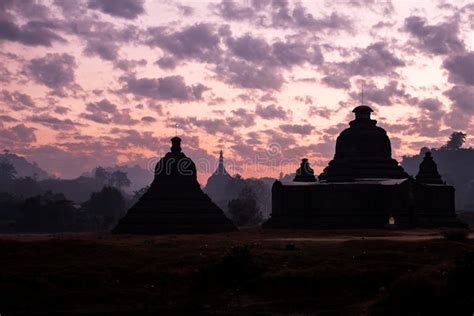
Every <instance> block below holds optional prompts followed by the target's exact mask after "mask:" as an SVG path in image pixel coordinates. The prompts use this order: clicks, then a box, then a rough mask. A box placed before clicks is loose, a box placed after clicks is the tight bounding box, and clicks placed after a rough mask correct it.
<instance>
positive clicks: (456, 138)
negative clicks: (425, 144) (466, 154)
mask: <svg viewBox="0 0 474 316" xmlns="http://www.w3.org/2000/svg"><path fill="white" fill-rule="evenodd" d="M466 136H467V135H466V134H465V133H463V132H453V133H452V134H451V135H450V136H449V140H448V142H447V143H446V145H444V146H443V147H442V148H443V149H448V150H457V149H459V148H461V147H462V145H463V144H464V142H465V141H466Z"/></svg>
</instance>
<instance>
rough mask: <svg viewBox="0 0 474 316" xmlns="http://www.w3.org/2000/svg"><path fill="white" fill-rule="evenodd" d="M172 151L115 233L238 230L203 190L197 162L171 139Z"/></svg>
mask: <svg viewBox="0 0 474 316" xmlns="http://www.w3.org/2000/svg"><path fill="white" fill-rule="evenodd" d="M171 142H172V146H171V152H169V153H167V154H166V155H165V157H163V158H161V159H160V161H159V162H158V164H157V165H156V168H155V179H154V180H153V183H152V184H151V186H150V189H149V190H148V191H147V192H146V193H145V194H143V196H142V197H141V198H140V199H139V201H138V202H137V203H136V204H135V205H134V206H133V207H132V208H130V210H128V212H127V215H125V217H124V218H122V219H121V220H120V221H119V223H118V225H117V227H116V228H115V229H114V232H115V233H122V234H181V233H217V232H228V231H234V230H236V228H235V226H234V225H233V224H232V222H231V221H230V220H229V219H228V218H226V217H225V215H224V214H223V212H222V210H221V209H220V208H219V207H218V206H217V205H216V204H214V203H213V202H212V200H211V199H210V198H209V197H208V196H207V195H206V194H205V193H204V192H203V191H202V190H201V187H200V186H199V183H198V181H197V178H196V176H197V174H196V166H195V164H194V162H193V161H192V160H191V159H190V158H188V157H187V156H186V155H185V154H184V153H182V152H181V139H180V138H179V137H173V138H172V139H171Z"/></svg>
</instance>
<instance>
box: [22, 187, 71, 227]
mask: <svg viewBox="0 0 474 316" xmlns="http://www.w3.org/2000/svg"><path fill="white" fill-rule="evenodd" d="M21 213H22V217H21V218H20V219H19V220H18V222H17V223H18V230H19V231H23V232H38V233H51V232H65V231H73V230H74V228H75V218H76V208H75V207H74V206H73V203H72V202H71V201H69V200H67V199H66V198H65V197H64V195H62V194H60V193H58V194H53V193H51V192H50V191H49V192H46V193H45V194H44V195H42V196H41V195H38V196H35V197H31V198H28V199H26V200H25V201H24V202H23V203H22V204H21Z"/></svg>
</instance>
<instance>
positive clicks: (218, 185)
mask: <svg viewBox="0 0 474 316" xmlns="http://www.w3.org/2000/svg"><path fill="white" fill-rule="evenodd" d="M230 181H232V176H231V175H230V174H229V173H228V172H227V170H226V169H225V166H224V153H223V152H222V150H221V151H220V153H219V165H218V166H217V169H216V170H215V171H214V173H213V174H212V175H211V176H210V177H209V179H207V183H206V187H205V188H204V192H205V193H206V194H207V195H209V196H210V197H211V198H212V200H213V201H214V202H215V203H216V204H217V205H219V206H220V207H221V208H226V206H227V203H228V202H229V199H230V198H233V197H232V196H231V194H230V192H228V191H229V190H228V189H229V187H228V185H229V182H230Z"/></svg>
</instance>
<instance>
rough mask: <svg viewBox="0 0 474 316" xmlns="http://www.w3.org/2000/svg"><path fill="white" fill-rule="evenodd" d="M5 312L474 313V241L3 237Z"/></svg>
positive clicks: (294, 235)
mask: <svg viewBox="0 0 474 316" xmlns="http://www.w3.org/2000/svg"><path fill="white" fill-rule="evenodd" d="M0 249H1V251H0V263H1V270H0V287H1V291H2V295H0V314H1V315H2V316H3V315H10V314H25V315H32V314H48V315H51V314H54V313H56V314H63V313H65V312H67V313H69V314H77V315H89V314H96V313H102V314H103V313H108V314H110V315H138V314H149V315H165V314H183V313H185V314H215V315H234V314H235V315H237V314H239V315H241V314H247V315H253V314H261V315H273V314H298V315H302V314H308V315H438V314H444V313H447V314H450V315H463V314H466V315H472V314H473V312H474V309H473V306H474V290H473V285H474V242H473V241H471V240H468V241H465V242H457V241H448V240H445V239H443V238H441V237H440V235H439V232H438V231H427V230H425V231H420V230H416V231H372V230H369V231H317V232H310V231H296V232H295V231H269V230H261V229H257V228H249V229H244V230H241V231H239V232H236V233H229V234H216V235H183V236H116V235H110V234H61V235H2V236H0Z"/></svg>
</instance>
